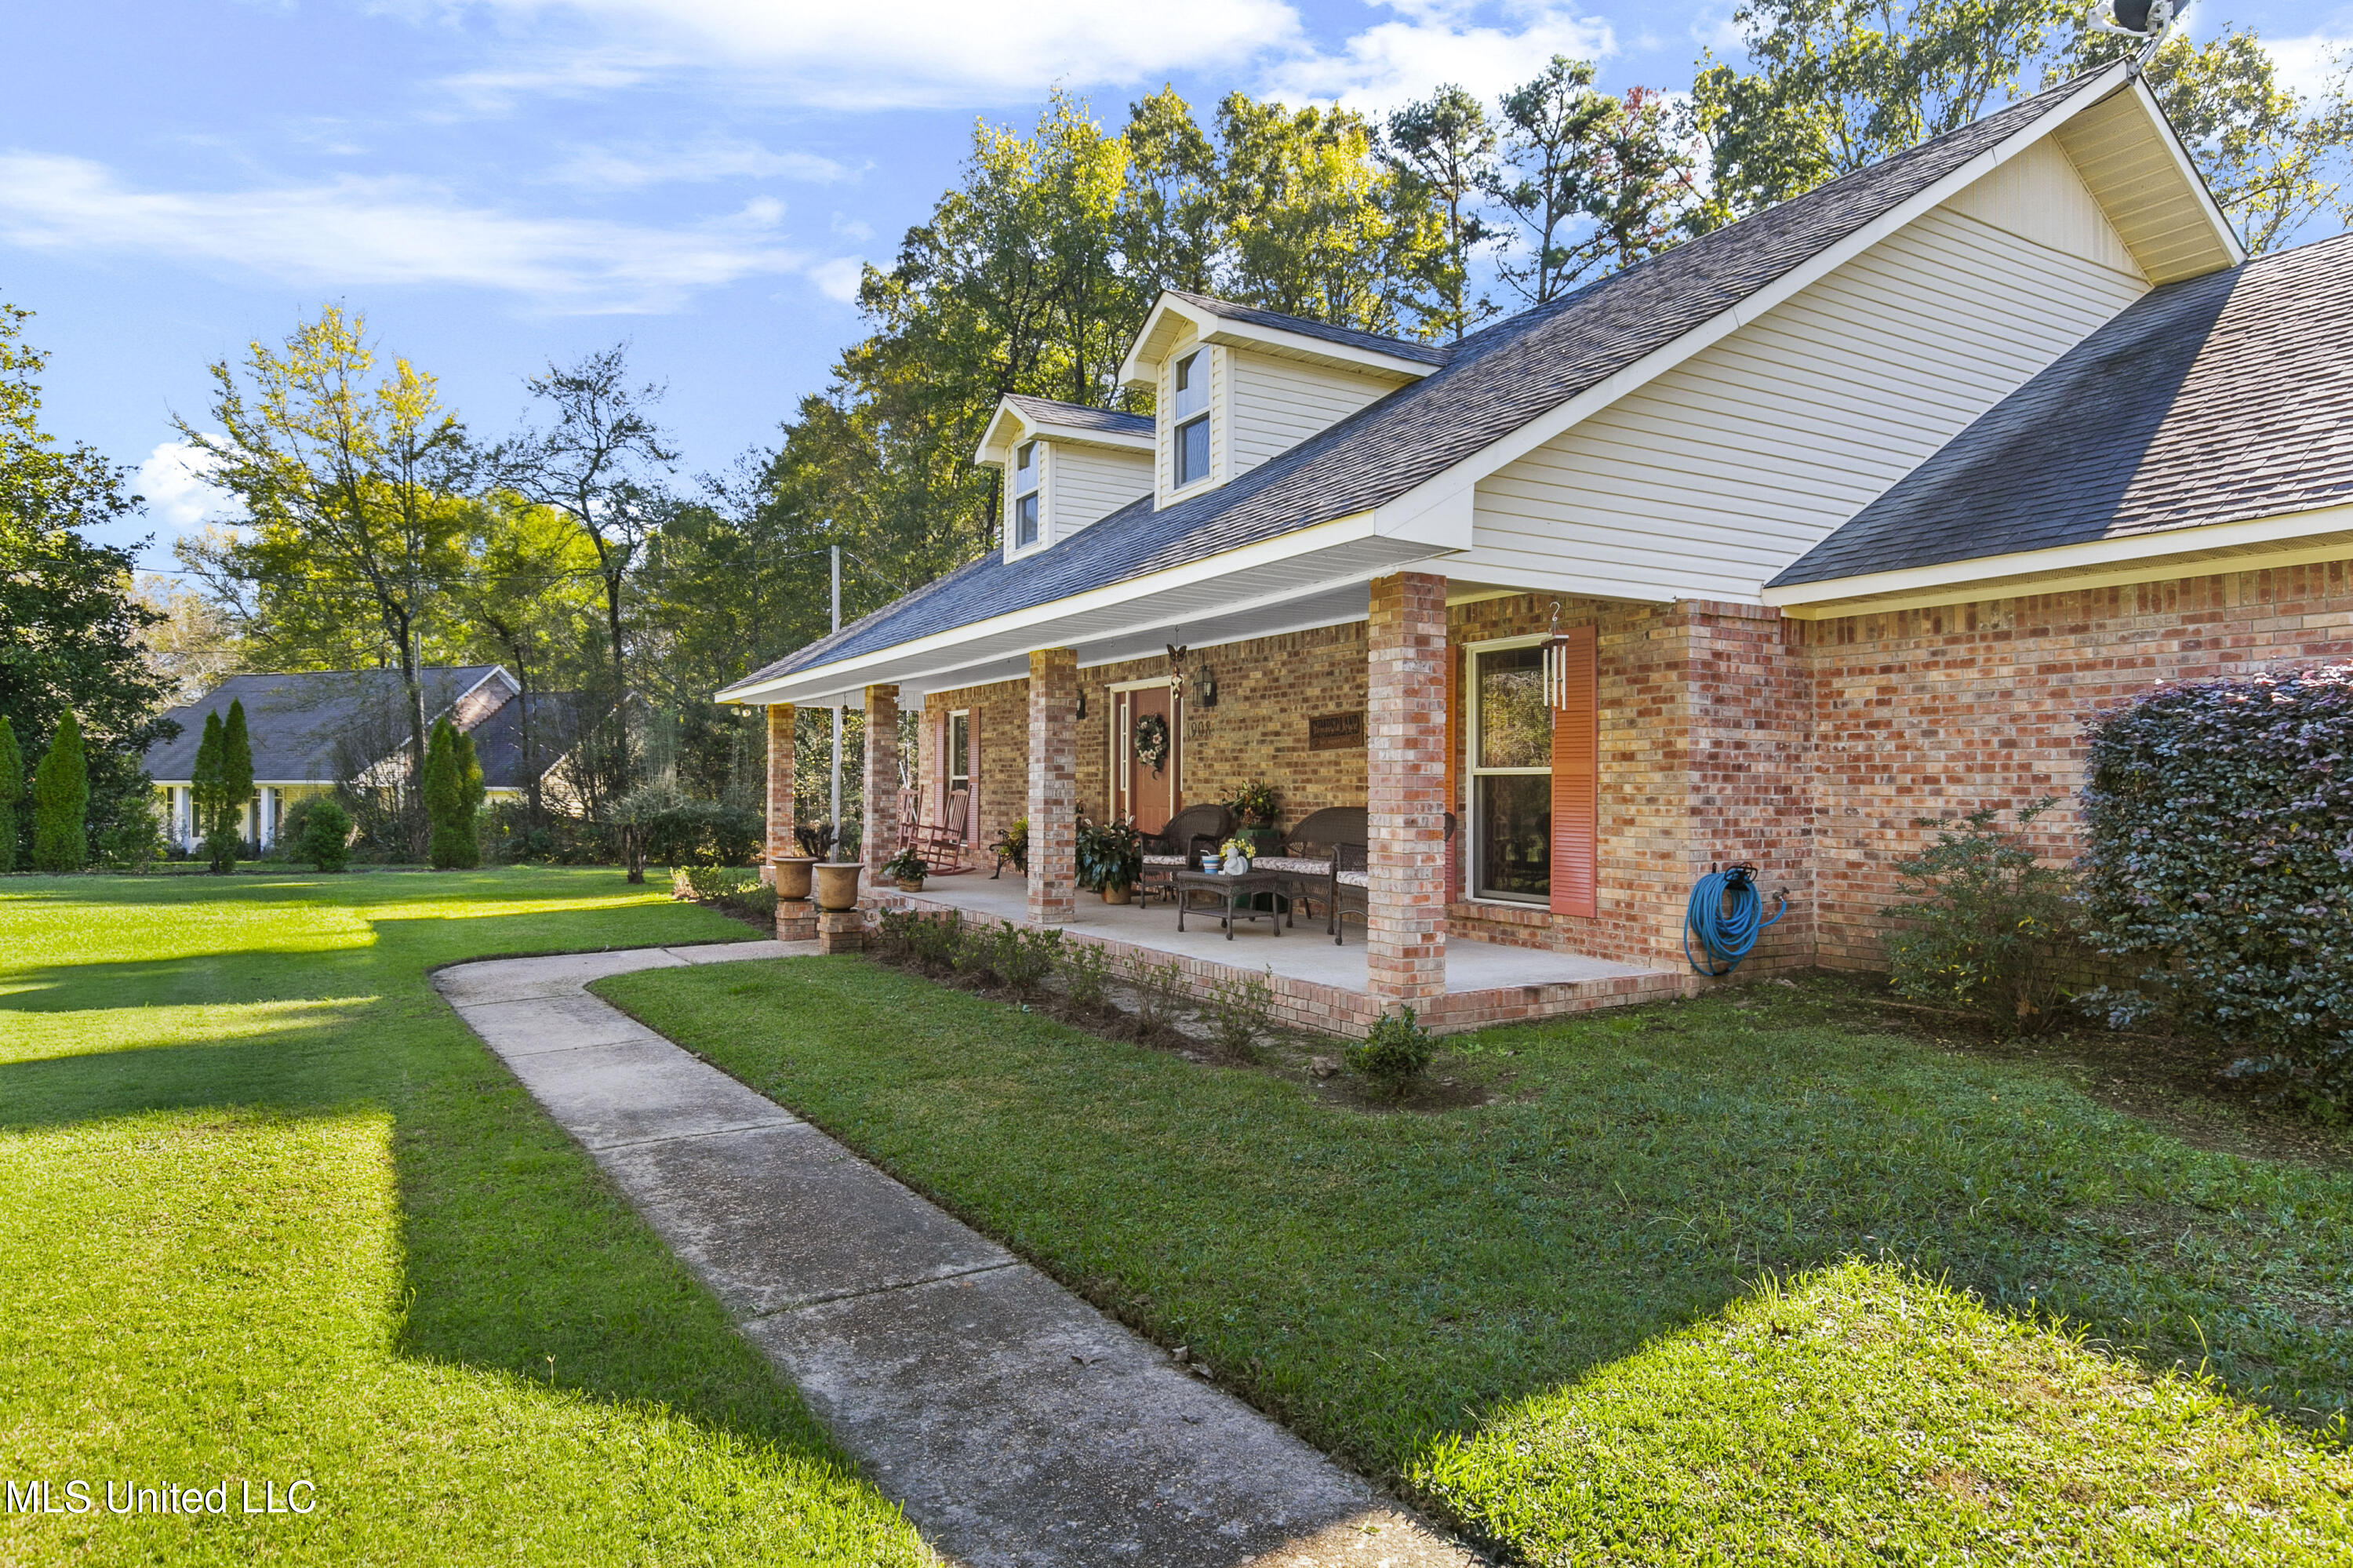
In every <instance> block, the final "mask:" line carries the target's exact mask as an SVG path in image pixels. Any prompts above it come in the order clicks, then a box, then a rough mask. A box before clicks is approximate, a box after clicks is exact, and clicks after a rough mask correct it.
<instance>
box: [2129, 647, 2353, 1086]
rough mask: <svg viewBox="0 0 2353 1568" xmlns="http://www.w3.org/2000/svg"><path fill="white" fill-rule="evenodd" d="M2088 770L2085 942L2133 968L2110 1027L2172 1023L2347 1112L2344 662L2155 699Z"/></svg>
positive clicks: (2351, 717)
mask: <svg viewBox="0 0 2353 1568" xmlns="http://www.w3.org/2000/svg"><path fill="white" fill-rule="evenodd" d="M2087 761H2088V764H2089V777H2088V785H2087V788H2086V789H2085V790H2084V807H2085V815H2086V823H2087V827H2088V833H2087V839H2088V848H2087V850H2086V853H2085V855H2084V866H2085V895H2086V900H2087V903H2088V906H2089V909H2090V914H2091V922H2092V929H2093V933H2094V939H2095V940H2096V941H2097V943H2098V945H2099V946H2100V948H2102V949H2103V950H2105V952H2107V953H2109V954H2111V955H2113V956H2115V957H2116V958H2119V959H2126V960H2129V961H2132V962H2134V963H2137V964H2138V965H2140V966H2143V967H2142V969H2141V971H2140V974H2139V980H2138V985H2137V987H2136V988H2134V989H2131V990H2126V989H2122V988H2119V989H2116V990H2113V991H2108V992H2106V993H2105V994H2104V996H2103V998H2102V1000H2103V1001H2105V1002H2107V1003H2108V1004H2109V1006H2110V1010H2111V1013H2112V1016H2113V1017H2114V1018H2115V1019H2116V1021H2117V1022H2123V1021H2125V1020H2126V1019H2129V1018H2130V1017H2132V1016H2135V1015H2137V1014H2139V1013H2142V1012H2150V1011H2156V1010H2164V1011H2168V1012H2172V1013H2173V1014H2175V1015H2176V1016H2178V1017H2179V1018H2181V1019H2182V1020H2183V1021H2184V1022H2189V1023H2192V1024H2194V1025H2198V1026H2200V1027H2205V1028H2210V1029H2211V1030H2212V1031H2214V1032H2215V1033H2217V1034H2219V1035H2220V1036H2221V1038H2222V1039H2224V1040H2225V1041H2227V1042H2229V1043H2230V1044H2232V1046H2234V1047H2236V1048H2238V1049H2239V1050H2241V1051H2242V1052H2243V1054H2242V1055H2241V1056H2240V1057H2239V1058H2238V1059H2237V1060H2236V1061H2234V1062H2233V1063H2232V1065H2231V1066H2230V1068H2229V1069H2228V1071H2230V1072H2231V1073H2232V1075H2237V1076H2242V1077H2246V1078H2251V1079H2254V1080H2257V1081H2259V1082H2261V1083H2263V1084H2266V1085H2268V1086H2271V1087H2273V1088H2274V1089H2275V1090H2277V1091H2279V1092H2282V1093H2295V1094H2299V1095H2305V1096H2309V1097H2314V1098H2316V1099H2318V1100H2320V1101H2322V1102H2325V1103H2327V1104H2329V1105H2332V1106H2335V1107H2338V1108H2339V1109H2342V1108H2344V1107H2347V1106H2348V1104H2353V664H2340V665H2334V666H2325V667H2319V668H2311V669H2304V670H2297V671H2295V672H2292V673H2284V674H2271V675H2259V676H2253V677H2246V678H2242V679H2233V680H2221V681H2204V682H2199V683H2193V684H2188V685H2180V686H2171V687H2166V688H2163V689H2160V690H2158V691H2155V692H2152V693H2150V694H2147V696H2145V697H2143V698H2141V699H2140V700H2139V701H2138V702H2137V703H2134V704H2132V705H2130V706H2127V707H2124V708H2120V709H2117V710H2116V711H2115V712H2113V713H2110V714H2107V715H2103V716H2102V717H2100V718H2098V719H2096V720H2095V721H2094V723H2093V725H2092V727H2091V744H2090V750H2089V755H2088V758H2087Z"/></svg>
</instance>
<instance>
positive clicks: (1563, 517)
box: [1446, 207, 2147, 601]
mask: <svg viewBox="0 0 2353 1568" xmlns="http://www.w3.org/2000/svg"><path fill="white" fill-rule="evenodd" d="M2146 290H2147V284H2146V283H2145V282H2143V281H2141V280H2140V278H2139V277H2138V276H2137V274H2129V275H2128V274H2126V273H2124V272H2120V271H2118V270H2116V269H2115V268H2113V267H2109V266H2106V265H2105V264H2103V263H2101V262H2099V261H2095V260H2084V259H2083V258H2081V257H2079V256H2075V255H2072V254H2069V253H2067V252H2065V251H2063V250H2059V249H2053V248H2052V247H2051V246H2048V245H2044V244H2041V243H2037V242H2035V241H2033V240H2029V239H2025V238H2020V237H2018V236H2016V235H2013V234H2010V233H2008V232H2005V231H2004V230H2002V229H2000V228H1994V227H1992V226H1991V225H1989V224H1988V223H1986V222H1983V221H1981V220H1979V219H1978V218H1975V217H1969V216H1967V215H1965V214H1962V213H1959V212H1956V211H1953V210H1951V209H1950V208H1948V207H1939V208H1937V209H1936V210H1935V211H1933V212H1930V213H1928V214H1926V216H1924V217H1921V218H1920V219H1918V220H1917V221H1916V222H1914V223H1912V224H1909V225H1907V226H1906V227H1905V228H1904V229H1903V230H1901V231H1900V232H1898V233H1896V234H1894V235H1892V236H1890V237H1889V238H1886V239H1885V240H1883V241H1881V242H1880V243H1879V244H1877V245H1875V246H1873V247H1872V249H1869V250H1867V251H1865V252H1863V253H1862V255H1861V256H1858V257H1856V258H1855V259H1854V260H1852V261H1850V262H1848V263H1847V264H1846V265H1844V266H1842V267H1841V268H1839V269H1838V270H1836V271H1834V272H1832V273H1831V274H1830V275H1829V276H1828V277H1826V278H1823V279H1821V280H1820V281H1818V282H1816V283H1814V284H1813V285H1811V286H1810V287H1809V288H1807V289H1805V290H1803V291H1800V292H1799V293H1798V294H1796V295H1794V296H1793V297H1791V298H1790V299H1789V300H1788V301H1786V302H1783V303H1782V304H1780V305H1778V306H1777V307H1775V308H1774V309H1772V310H1770V311H1768V312H1767V313H1765V314H1764V315H1763V316H1761V317H1759V318H1758V319H1757V321H1755V322H1753V323H1749V324H1748V325H1746V326H1744V327H1741V328H1739V329H1738V330H1737V331H1736V332H1734V333H1732V334H1730V335H1729V336H1727V337H1725V339H1723V340H1722V341H1721V342H1718V343H1716V344H1713V345H1712V346H1710V347H1708V348H1707V349H1704V350H1703V351H1702V352H1701V353H1699V354H1697V355H1694V356H1693V357H1692V358H1690V359H1689V360H1686V361H1685V362H1684V363H1683V365H1681V366H1677V367H1676V368H1675V369H1673V370H1672V371H1670V372H1668V373H1667V374H1665V375H1663V376H1660V377H1659V378H1658V379H1656V380H1654V381H1652V382H1651V383H1650V384H1649V385H1648V386H1646V387H1643V388H1642V389H1641V391H1639V392H1637V393H1635V394H1634V395H1632V396H1630V397H1626V398H1624V399H1623V400H1621V401H1620V402H1618V403H1616V404H1613V405H1612V406H1610V407H1609V408H1606V409H1604V410H1602V411H1601V412H1600V413H1599V414H1596V415H1595V416H1594V417H1593V418H1590V419H1588V420H1586V421H1585V422H1584V423H1583V424H1580V425H1578V426H1577V427H1576V428H1575V429H1571V430H1568V431H1567V432H1565V433H1564V434H1562V435H1561V436H1559V437H1557V438H1556V439H1555V440H1552V441H1550V442H1547V443H1546V445H1545V446H1543V447H1540V448H1538V449H1537V450H1535V451H1533V452H1531V453H1529V454H1528V455H1527V456H1526V457H1525V458H1522V459H1520V460H1519V461H1516V462H1514V463H1511V464H1509V465H1508V466H1506V467H1504V468H1503V469H1500V470H1498V471H1496V472H1495V473H1494V474H1493V475H1491V476H1490V477H1489V478H1487V479H1485V480H1483V481H1482V482H1480V484H1479V486H1478V490H1477V494H1476V499H1475V511H1474V516H1473V534H1472V539H1473V547H1472V549H1471V550H1470V551H1468V552H1465V553H1464V554H1462V555H1459V556H1452V557H1450V558H1449V560H1448V561H1447V565H1446V570H1447V573H1448V575H1449V576H1450V577H1455V578H1457V579H1459V580H1464V581H1477V580H1493V581H1496V582H1500V583H1505V584H1520V585H1525V586H1532V587H1535V586H1541V587H1556V588H1561V589H1563V590H1565V591H1580V592H1587V593H1597V594H1615V595H1620V596H1623V597H1626V598H1633V599H1680V598H1718V599H1748V600H1752V601H1753V600H1754V599H1756V598H1757V594H1758V592H1759V590H1760V589H1761V588H1762V587H1763V585H1764V583H1765V582H1766V580H1767V578H1769V577H1772V576H1774V575H1775V574H1776V573H1777V572H1778V571H1779V570H1780V569H1781V568H1782V567H1785V566H1787V565H1788V563H1789V562H1791V561H1793V560H1795V559H1796V558H1797V557H1798V556H1799V555H1801V554H1803V553H1804V552H1805V551H1806V550H1808V549H1809V548H1810V547H1811V546H1813V545H1814V544H1815V543H1816V542H1817V541H1819V540H1820V538H1822V536H1823V535H1826V534H1828V533H1830V532H1831V530H1832V529H1834V528H1836V527H1838V526H1839V525H1840V524H1842V523H1844V522H1845V521H1846V520H1847V519H1848V518H1850V517H1852V516H1853V515H1854V514H1855V513H1856V512H1858V511H1860V510H1861V509H1862V507H1863V506H1864V505H1865V504H1867V503H1869V502H1871V501H1872V500H1873V499H1875V498H1876V497H1877V496H1879V495H1880V494H1881V493H1883V492H1884V491H1886V490H1887V489H1888V487H1890V486H1891V485H1893V484H1894V482H1896V481H1897V480H1899V479H1901V478H1902V477H1903V476H1904V475H1905V473H1907V472H1909V471H1911V470H1912V469H1913V468H1915V466H1917V465H1918V464H1919V463H1920V462H1921V461H1924V460H1925V459H1926V458H1927V457H1928V456H1929V455H1930V454H1931V453H1932V452H1934V451H1935V450H1936V449H1937V448H1938V447H1940V446H1942V445H1943V444H1944V443H1945V442H1946V441H1947V440H1951V439H1952V438H1953V437H1954V436H1955V435H1957V434H1958V433H1959V432H1960V431H1961V430H1962V429H1966V428H1967V427H1968V424H1969V423H1970V422H1971V421H1972V420H1974V419H1975V418H1977V417H1978V415H1980V414H1982V413H1984V412H1985V411H1986V410H1987V409H1988V408H1991V407H1992V406H1993V405H1994V404H1995V403H1997V402H1999V401H2000V399H2001V398H2002V397H2006V396H2007V395H2008V394H2010V392H2013V391H2015V390H2017V388H2018V387H2021V386H2022V385H2024V384H2025V382H2026V381H2027V380H2028V379H2029V378H2031V376H2033V375H2034V374H2035V373H2036V372H2037V371H2040V370H2042V368H2043V367H2044V366H2048V365H2049V364H2050V363H2051V362H2052V360H2054V359H2056V358H2057V357H2058V356H2059V355H2061V354H2063V353H2064V352H2065V351H2066V350H2067V349H2069V348H2070V347H2072V346H2073V345H2074V344H2076V343H2078V342H2080V341H2082V340H2083V339H2084V337H2085V336H2086V335H2088V334H2090V333H2091V332H2092V331H2093V330H2094V328H2096V327H2098V326H2099V325H2100V324H2101V323H2104V322H2105V321H2107V320H2108V319H2109V318H2110V317H2112V316H2114V315H2115V314H2116V313H2117V312H2118V311H2120V310H2122V309H2124V308H2125V307H2126V305H2128V304H2130V303H2131V302H2133V301H2134V300H2135V299H2137V298H2138V297H2139V296H2140V294H2141V293H2143V292H2144V291H2146Z"/></svg>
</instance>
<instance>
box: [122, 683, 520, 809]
mask: <svg viewBox="0 0 2353 1568" xmlns="http://www.w3.org/2000/svg"><path fill="white" fill-rule="evenodd" d="M497 667H498V666H496V665H495V664H467V665H457V666H442V667H438V668H433V669H427V670H426V671H424V672H423V675H424V685H425V710H426V712H427V714H438V713H440V712H441V711H442V710H444V709H446V708H447V707H448V705H450V704H451V703H453V702H455V701H456V700H457V699H458V698H459V696H461V695H463V694H465V693H466V692H468V691H470V690H471V689H472V688H473V687H474V686H476V685H478V684H480V683H481V681H482V680H483V679H484V678H485V677H486V676H488V675H489V674H490V673H491V671H492V670H494V669H496V668H497ZM236 702H242V703H244V704H245V729H246V735H247V736H248V739H250V741H251V742H252V745H253V776H254V777H255V778H256V779H284V780H288V781H297V780H299V781H302V782H307V783H313V784H332V783H334V782H336V781H337V780H338V779H340V778H341V777H342V776H343V768H344V767H345V766H346V761H347V759H345V758H341V757H339V756H338V750H339V747H341V748H343V749H349V745H347V744H346V743H351V744H355V745H356V746H357V747H358V749H359V750H361V751H363V752H369V753H372V755H367V756H364V757H359V758H355V760H356V761H357V762H358V763H359V764H360V765H362V766H364V765H365V764H367V763H371V762H375V761H376V760H378V758H381V757H382V756H384V755H385V752H386V751H388V750H389V749H390V747H388V746H380V745H379V744H378V743H379V742H380V741H382V739H383V738H384V736H385V734H386V733H389V735H390V736H391V737H392V744H393V745H397V744H398V743H399V742H400V741H401V740H402V739H405V738H406V736H407V733H408V731H407V727H406V725H405V724H403V723H401V722H400V712H401V694H400V675H399V673H398V672H397V671H393V670H322V671H314V672H311V673H304V674H291V675H231V676H230V677H229V678H228V679H227V680H225V681H223V682H222V683H220V684H219V685H217V686H216V687H214V688H213V689H212V690H211V691H210V692H207V693H206V694H205V695H204V696H203V697H202V698H201V699H199V700H198V701H196V702H193V703H189V704H186V705H183V706H181V707H176V708H174V709H172V710H171V711H170V712H169V713H167V714H166V715H164V716H165V717H166V718H169V719H173V720H174V721H176V722H177V723H178V725H179V726H180V733H179V734H178V735H177V736H174V738H172V739H170V740H159V741H157V742H156V743H155V744H154V745H153V746H151V747H148V748H147V753H146V757H145V758H144V762H145V767H146V769H147V775H148V777H149V778H151V779H158V780H174V781H176V780H185V779H187V778H189V777H190V776H191V775H192V774H193V773H194V772H195V765H196V747H198V746H199V745H201V744H202V743H203V741H204V736H205V715H207V714H212V713H217V714H219V715H221V717H222V718H224V719H226V718H227V716H228V710H229V705H230V704H231V703H236Z"/></svg>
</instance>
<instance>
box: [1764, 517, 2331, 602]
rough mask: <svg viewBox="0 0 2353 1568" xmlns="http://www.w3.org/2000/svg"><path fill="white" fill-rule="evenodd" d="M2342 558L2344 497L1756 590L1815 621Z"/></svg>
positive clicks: (1769, 599)
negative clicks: (2226, 519) (2274, 511)
mask: <svg viewBox="0 0 2353 1568" xmlns="http://www.w3.org/2000/svg"><path fill="white" fill-rule="evenodd" d="M2344 557H2353V504H2348V505H2337V506H2322V507H2315V508H2312V509H2309V510H2306V511H2301V512H2289V513H2283V514H2279V515H2277V516H2273V517H2255V518H2247V519H2243V520H2241V521H2237V522H2230V523H2209V524H2195V525H2192V526H2188V527H2181V528H2167V529H2162V530H2158V531H2157V532H2154V533H2146V534H2127V535H2119V536H2116V537H2114V538H2108V539H2094V540H2088V541H2085V542H2084V543H2082V544H2077V545H2059V546H2052V547H2051V548H2049V549H2043V550H2021V551H2015V552H2012V553H2010V554H2008V555H2001V556H1978V557H1976V558H1975V559H1972V560H1964V561H1942V562H1938V563H1936V565H1933V566H1926V567H1905V568H1903V569H1901V570H1898V571H1887V572H1867V573H1862V574H1860V575H1857V576H1854V577H1829V578H1825V579H1823V580H1822V581H1820V582H1810V583H1789V584H1787V585H1784V586H1781V587H1776V588H1767V589H1765V591H1764V596H1763V597H1764V600H1765V602H1766V603H1767V604H1768V605H1771V606H1773V607H1774V608H1775V609H1778V610H1780V611H1781V613H1782V614H1784V615H1786V616H1788V617H1789V618H1791V619H1792V620H1831V619H1835V618H1837V617H1840V616H1847V615H1865V614H1871V613H1873V612H1876V611H1883V610H1895V609H1926V608H1929V607H1932V606H1935V605H1940V604H1963V603H1968V602H1969V601H1971V600H1975V599H2015V598H2019V597H2021V596H2025V595H2031V594H2042V593H2059V592H2067V591H2073V590H2075V589H2079V588H2103V587H2119V586H2124V585H2128V584H2131V583H2136V582H2161V581H2165V580H2167V579H2168V578H2171V577H2207V576H2211V575H2213V574H2215V573H2218V572H2241V571H2255V570H2263V569H2268V568H2270V567H2284V566H2295V565H2300V564H2305V563H2308V562H2312V561H2326V560H2336V559H2339V558H2344Z"/></svg>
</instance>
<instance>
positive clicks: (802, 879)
mask: <svg viewBox="0 0 2353 1568" xmlns="http://www.w3.org/2000/svg"><path fill="white" fill-rule="evenodd" d="M816 863H817V862H816V861H814V860H811V859H810V858H809V857H808V856H807V855H779V856H777V857H776V861H775V862H774V864H775V866H776V896H777V897H779V898H783V899H800V898H807V896H808V895H809V867H811V866H813V865H815V864H816Z"/></svg>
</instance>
